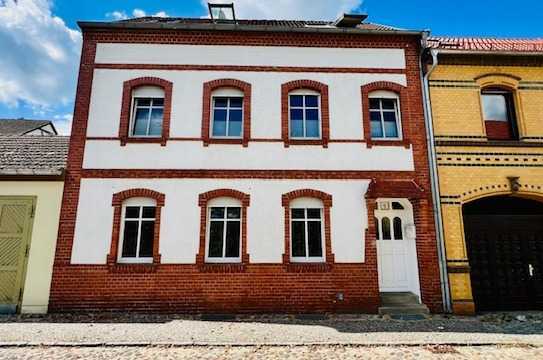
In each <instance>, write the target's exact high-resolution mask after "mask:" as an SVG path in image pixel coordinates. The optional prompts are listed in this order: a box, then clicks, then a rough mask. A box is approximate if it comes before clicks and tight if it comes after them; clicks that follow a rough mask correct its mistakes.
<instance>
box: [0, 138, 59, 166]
mask: <svg viewBox="0 0 543 360" xmlns="http://www.w3.org/2000/svg"><path fill="white" fill-rule="evenodd" d="M69 140H70V138H69V137H68V136H0V176H13V175H38V176H39V175H41V176H62V175H63V173H64V169H65V168H66V160H67V157H68V144H69Z"/></svg>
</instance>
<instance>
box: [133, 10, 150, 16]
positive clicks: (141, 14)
mask: <svg viewBox="0 0 543 360" xmlns="http://www.w3.org/2000/svg"><path fill="white" fill-rule="evenodd" d="M132 15H134V17H144V16H146V15H147V14H146V13H145V11H143V10H142V9H134V11H132Z"/></svg>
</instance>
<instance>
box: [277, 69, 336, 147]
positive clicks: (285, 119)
mask: <svg viewBox="0 0 543 360" xmlns="http://www.w3.org/2000/svg"><path fill="white" fill-rule="evenodd" d="M299 89H308V90H313V91H317V92H318V93H320V99H321V139H319V140H297V139H296V140H294V139H291V138H290V132H289V118H290V115H289V110H288V109H289V93H290V92H291V91H294V90H299ZM281 137H282V138H283V143H284V144H285V147H289V145H322V146H323V147H328V141H329V140H330V111H329V109H328V85H326V84H323V83H320V82H318V81H314V80H295V81H291V82H288V83H286V84H283V85H281Z"/></svg>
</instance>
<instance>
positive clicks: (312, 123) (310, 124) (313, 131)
mask: <svg viewBox="0 0 543 360" xmlns="http://www.w3.org/2000/svg"><path fill="white" fill-rule="evenodd" d="M305 127H306V129H305V136H306V137H313V138H317V137H320V129H319V121H318V120H307V121H306V122H305Z"/></svg>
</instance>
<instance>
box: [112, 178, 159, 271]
mask: <svg viewBox="0 0 543 360" xmlns="http://www.w3.org/2000/svg"><path fill="white" fill-rule="evenodd" d="M131 198H148V199H153V200H155V201H156V213H155V232H154V241H153V264H152V265H157V264H159V263H160V253H159V249H160V247H159V240H160V217H161V210H162V207H163V206H164V202H165V195H164V194H162V193H159V192H157V191H154V190H150V189H140V188H138V189H129V190H124V191H121V192H118V193H116V194H113V198H112V200H111V205H112V206H113V208H114V211H113V230H112V236H111V245H110V249H109V254H108V256H107V263H108V265H109V266H110V268H111V269H114V270H115V271H121V272H123V271H128V272H131V271H135V272H140V271H142V270H141V269H144V268H146V269H145V271H149V265H142V264H128V265H127V264H123V265H121V264H117V258H118V254H119V242H120V239H121V237H120V235H121V233H120V232H121V218H122V207H123V206H122V205H123V202H124V201H126V200H128V199H131ZM153 269H154V268H153Z"/></svg>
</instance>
